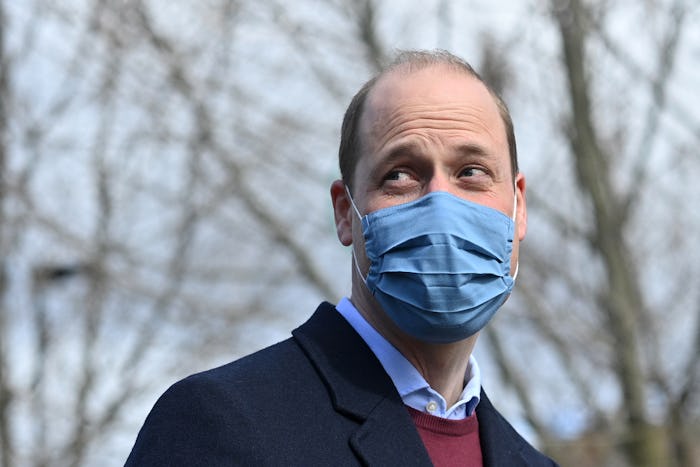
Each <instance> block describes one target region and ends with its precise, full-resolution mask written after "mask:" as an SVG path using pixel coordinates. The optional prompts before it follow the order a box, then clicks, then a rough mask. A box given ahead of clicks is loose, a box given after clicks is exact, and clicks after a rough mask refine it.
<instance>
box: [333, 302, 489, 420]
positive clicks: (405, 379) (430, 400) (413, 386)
mask: <svg viewBox="0 0 700 467" xmlns="http://www.w3.org/2000/svg"><path fill="white" fill-rule="evenodd" d="M336 309H337V310H338V312H340V314H341V315H342V316H343V317H344V318H345V320H346V321H347V322H348V323H350V325H351V326H352V327H353V328H354V329H355V331H356V332H357V333H358V334H359V335H360V337H362V339H363V340H364V341H365V342H366V343H367V345H368V346H369V348H370V349H371V350H372V352H373V353H374V355H375V356H376V357H377V359H378V360H379V362H380V363H381V364H382V366H383V367H384V371H386V372H387V374H388V375H389V377H390V378H391V381H392V382H393V383H394V386H395V387H396V390H397V391H398V393H399V395H400V396H401V399H402V400H403V403H404V404H406V405H407V406H409V407H411V408H414V409H416V410H420V411H421V412H425V413H428V414H430V415H435V416H438V417H442V418H448V419H455V420H458V419H462V418H466V417H469V416H471V414H472V413H474V410H475V409H476V405H477V404H478V403H479V395H480V391H481V372H480V371H479V365H478V364H477V363H476V359H475V358H474V356H473V355H470V356H469V366H468V367H467V373H466V374H465V376H464V390H463V391H462V394H461V395H460V398H459V400H458V401H457V402H456V403H455V404H454V405H453V406H452V407H447V402H446V401H445V399H444V398H443V397H442V396H441V395H440V394H439V393H438V392H437V391H435V390H434V389H433V388H431V387H430V385H429V384H428V382H427V381H426V380H425V378H423V376H422V375H421V374H420V373H419V372H418V370H416V368H415V367H414V366H413V365H412V364H411V362H409V361H408V360H407V359H406V357H404V356H403V355H402V354H401V352H399V351H398V350H397V349H396V347H394V346H393V345H392V344H391V343H390V342H389V341H388V340H386V339H385V338H384V336H382V335H381V334H379V333H378V332H377V331H376V330H375V329H374V328H373V327H372V326H371V325H370V324H369V323H368V322H367V321H366V320H365V318H364V317H363V316H362V314H360V312H359V311H357V308H355V306H354V305H353V304H352V302H351V301H350V300H349V299H348V298H347V297H344V298H343V299H342V300H341V301H340V303H338V305H337V306H336Z"/></svg>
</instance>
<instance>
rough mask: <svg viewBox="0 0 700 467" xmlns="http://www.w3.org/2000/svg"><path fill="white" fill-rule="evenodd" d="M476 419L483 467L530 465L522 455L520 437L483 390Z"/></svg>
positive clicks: (477, 407)
mask: <svg viewBox="0 0 700 467" xmlns="http://www.w3.org/2000/svg"><path fill="white" fill-rule="evenodd" d="M476 418H477V419H478V420H479V441H480V443H481V455H482V456H483V461H484V467H496V466H501V465H507V466H513V467H518V466H522V467H525V466H529V465H531V464H530V462H528V461H527V460H526V459H525V458H524V457H523V455H522V448H523V443H522V442H521V441H520V440H521V438H520V436H519V435H517V434H516V433H515V431H514V430H513V428H512V427H511V426H510V424H509V423H508V422H507V421H506V420H505V419H504V418H503V417H502V416H501V414H499V413H498V411H496V409H495V408H494V407H493V405H491V401H490V400H489V398H488V397H486V393H484V391H483V389H482V391H481V398H480V401H479V405H477V406H476Z"/></svg>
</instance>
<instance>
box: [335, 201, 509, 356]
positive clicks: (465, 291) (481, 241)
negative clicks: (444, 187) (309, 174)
mask: <svg viewBox="0 0 700 467" xmlns="http://www.w3.org/2000/svg"><path fill="white" fill-rule="evenodd" d="M349 195H350V194H349V192H348V196H349ZM350 200H351V203H352V206H353V209H354V210H355V212H356V213H357V215H358V217H359V218H360V219H361V220H362V232H363V236H364V239H365V249H366V254H367V258H368V259H369V262H370V267H369V272H368V274H367V277H366V278H364V280H365V284H366V285H367V288H368V289H369V291H370V292H371V293H372V295H373V296H374V298H375V299H376V300H377V302H379V304H380V305H381V306H382V308H383V310H384V312H385V313H386V314H387V315H388V316H389V317H390V318H391V319H392V320H393V321H394V323H395V324H396V325H397V326H398V327H399V328H400V329H401V330H402V331H404V332H405V333H407V334H409V335H411V336H413V337H415V338H417V339H419V340H421V341H425V342H434V343H448V342H456V341H458V340H462V339H465V338H467V337H469V336H471V335H473V334H475V333H477V332H478V331H480V330H481V329H482V328H483V327H484V326H485V325H486V323H488V321H489V320H490V319H491V318H492V317H493V315H494V314H495V313H496V310H498V309H499V308H500V307H501V305H503V303H504V302H505V301H506V299H507V298H508V296H509V295H510V292H511V290H512V289H513V285H514V283H515V278H514V277H512V276H511V275H510V258H511V253H512V251H513V234H514V231H515V223H514V218H515V207H516V206H515V205H514V209H513V219H511V218H509V217H508V216H506V215H505V214H503V213H502V212H500V211H497V210H495V209H492V208H489V207H486V206H482V205H480V204H477V203H472V202H470V201H466V200H464V199H461V198H459V197H457V196H454V195H451V194H449V193H446V192H433V193H430V194H428V195H426V196H423V197H421V198H419V199H417V200H415V201H412V202H409V203H406V204H400V205H397V206H392V207H388V208H385V209H380V210H378V211H374V212H372V213H369V214H367V215H366V216H361V215H360V213H359V211H358V210H357V207H356V206H355V203H354V201H352V197H351V198H350ZM516 201H517V197H516ZM514 204H515V203H514ZM353 254H354V249H353ZM355 263H356V264H357V259H356V260H355ZM516 272H517V267H516ZM360 276H363V275H362V274H361V273H360Z"/></svg>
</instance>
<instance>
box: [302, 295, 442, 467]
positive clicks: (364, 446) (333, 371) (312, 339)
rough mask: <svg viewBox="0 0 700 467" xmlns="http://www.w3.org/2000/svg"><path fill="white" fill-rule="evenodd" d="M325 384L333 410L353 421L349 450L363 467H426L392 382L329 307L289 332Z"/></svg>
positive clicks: (421, 448)
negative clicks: (370, 466)
mask: <svg viewBox="0 0 700 467" xmlns="http://www.w3.org/2000/svg"><path fill="white" fill-rule="evenodd" d="M292 334H293V335H294V337H295V339H296V340H297V342H298V343H299V345H300V346H301V348H302V349H303V350H304V352H305V353H306V355H307V356H308V358H309V360H311V362H312V363H313V365H314V366H315V367H316V370H317V371H318V373H319V375H320V376H321V379H322V380H323V381H324V383H325V384H326V387H327V388H328V392H329V394H330V397H331V400H332V403H333V406H334V407H335V410H336V411H337V412H339V413H341V414H343V415H344V416H346V417H348V418H350V419H353V420H354V421H355V422H357V424H358V427H357V430H356V431H355V432H354V433H353V434H352V436H351V438H350V440H349V441H350V445H351V446H352V448H353V450H354V451H355V453H356V454H357V456H358V457H359V458H360V459H362V460H363V462H364V463H366V464H367V465H407V466H408V465H415V466H430V465H432V463H431V462H430V458H429V457H428V452H427V451H426V449H425V447H424V446H423V443H422V441H421V439H420V436H419V435H418V431H417V430H416V429H415V426H414V424H413V421H412V420H411V417H410V415H409V414H408V411H407V410H406V408H405V406H404V404H403V402H402V401H401V398H400V396H399V394H398V393H397V392H396V389H395V388H394V385H393V384H392V382H391V379H390V378H389V376H388V375H387V374H386V372H385V371H384V368H382V366H381V364H380V363H379V361H378V360H377V358H376V357H375V356H374V354H373V353H372V351H371V350H370V349H369V347H367V344H365V342H364V341H363V340H362V338H361V337H360V336H359V335H358V334H357V333H356V332H355V330H354V329H352V327H351V326H350V325H349V324H348V323H347V322H346V321H345V319H344V318H343V317H342V316H341V315H340V313H338V312H337V311H336V310H335V308H334V307H333V305H331V304H329V303H322V304H321V305H320V306H319V307H318V309H317V310H316V312H315V313H314V315H313V316H312V317H311V318H310V319H309V321H307V322H306V323H305V324H303V325H302V326H301V327H299V328H297V329H296V330H294V331H293V332H292Z"/></svg>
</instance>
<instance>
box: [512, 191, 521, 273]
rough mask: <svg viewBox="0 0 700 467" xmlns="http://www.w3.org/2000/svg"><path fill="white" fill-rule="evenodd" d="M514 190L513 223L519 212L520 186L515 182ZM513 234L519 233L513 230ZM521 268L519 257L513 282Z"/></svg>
mask: <svg viewBox="0 0 700 467" xmlns="http://www.w3.org/2000/svg"><path fill="white" fill-rule="evenodd" d="M513 191H514V192H515V193H514V195H513V223H514V224H515V217H516V216H517V214H518V187H517V186H516V185H515V184H513ZM513 235H517V232H513ZM519 269H520V259H517V260H516V261H515V273H513V274H512V277H513V282H515V279H516V278H517V277H518V272H519Z"/></svg>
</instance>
